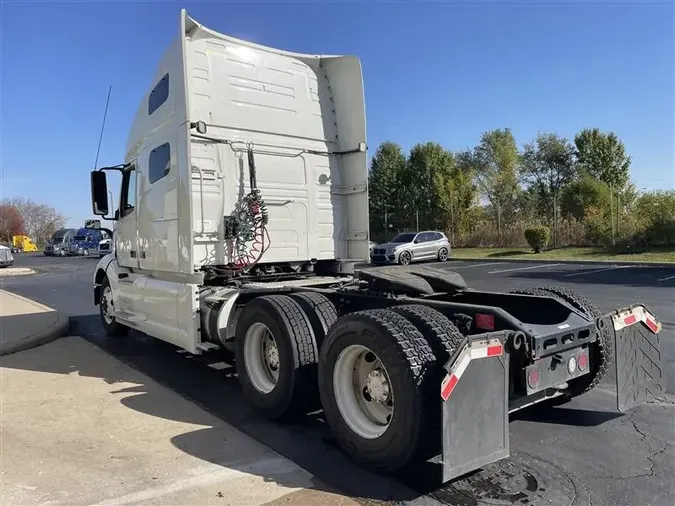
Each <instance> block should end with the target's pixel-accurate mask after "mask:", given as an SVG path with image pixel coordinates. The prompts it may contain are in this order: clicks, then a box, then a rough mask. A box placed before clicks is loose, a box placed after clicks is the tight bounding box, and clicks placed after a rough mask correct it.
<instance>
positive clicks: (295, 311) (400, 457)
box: [95, 265, 664, 482]
mask: <svg viewBox="0 0 675 506" xmlns="http://www.w3.org/2000/svg"><path fill="white" fill-rule="evenodd" d="M97 280H98V282H96V283H95V303H97V304H99V305H100V309H101V317H102V320H103V324H104V326H105V328H106V330H107V331H108V333H109V334H114V335H117V334H120V333H124V332H126V331H127V330H128V327H126V326H124V325H122V324H121V323H118V322H117V321H116V320H115V315H114V310H113V308H112V307H113V304H111V302H112V291H111V290H110V286H109V282H108V280H107V278H106V277H105V276H101V275H100V273H99V274H97ZM329 282H330V284H326V283H329ZM233 291H234V293H235V296H234V297H233V296H232V294H233ZM224 294H227V296H225V295H224ZM200 306H201V308H200V311H199V312H200V319H201V322H202V325H201V327H202V328H201V329H200V339H201V344H200V345H199V346H198V348H199V352H201V351H206V350H212V349H216V348H218V349H220V350H221V351H223V352H224V353H225V354H226V359H227V360H229V361H231V362H234V364H235V365H236V368H237V372H238V376H239V381H240V383H241V385H242V388H243V391H244V394H245V395H246V397H247V398H248V399H249V400H250V402H251V403H252V404H253V405H254V406H255V407H256V408H257V409H258V410H259V411H260V412H261V413H262V414H263V415H264V416H266V417H267V418H269V419H273V420H288V419H293V418H294V417H296V416H302V415H304V414H307V413H309V412H312V411H316V410H317V409H323V411H324V414H325V417H326V420H327V422H328V425H329V426H330V428H331V430H332V432H333V433H334V435H335V437H336V439H337V441H338V443H339V444H340V446H341V447H342V449H343V450H344V451H345V452H346V453H347V454H348V455H349V456H350V457H351V458H352V459H354V460H355V461H357V462H358V463H360V464H361V465H363V466H365V467H368V468H370V469H373V470H377V471H382V472H393V471H397V470H400V469H402V468H404V467H408V466H410V465H411V464H413V463H414V462H416V461H422V460H431V461H433V462H435V463H436V464H438V465H440V466H441V468H442V471H441V473H440V476H441V477H442V481H443V482H447V481H450V480H453V479H456V478H458V477H460V476H462V475H464V474H466V473H468V472H471V471H474V470H476V469H479V468H480V467H482V466H485V465H487V464H490V463H492V462H495V461H497V460H500V459H504V458H507V457H508V456H509V432H508V419H509V413H512V412H514V411H517V410H520V409H523V408H524V407H527V406H530V405H532V404H537V403H547V404H559V403H564V402H566V401H568V400H569V399H571V398H573V397H575V396H578V395H581V394H583V393H584V392H586V391H588V390H590V389H592V388H593V387H595V386H596V385H597V384H598V383H599V382H600V381H602V380H603V378H604V377H605V375H606V374H607V373H608V372H609V371H610V368H611V366H612V364H613V370H614V376H615V384H616V395H617V409H618V411H620V412H625V411H627V410H629V409H631V408H633V407H635V406H636V405H638V404H640V403H642V402H644V401H645V400H648V399H649V398H651V397H652V396H654V395H657V394H659V393H661V392H663V391H664V387H663V372H662V366H661V354H660V342H659V331H660V329H661V324H660V323H659V322H658V321H657V320H656V318H655V317H654V316H653V315H652V314H651V313H650V312H649V311H648V309H647V308H645V307H644V306H642V305H633V306H630V307H627V308H622V309H619V310H617V311H613V312H611V313H607V314H601V313H600V312H599V310H598V309H597V308H596V307H595V306H594V305H593V304H592V303H591V302H590V301H588V300H586V299H585V298H583V297H581V296H580V295H578V294H576V293H575V292H572V291H570V290H567V289H563V288H559V287H539V288H532V289H526V290H519V291H516V292H514V293H500V292H487V291H478V290H472V289H470V288H468V287H467V286H466V283H465V282H464V280H463V279H462V277H461V276H460V275H459V274H457V273H454V272H448V271H439V270H438V269H433V268H430V267H429V266H425V265H418V266H405V267H402V266H397V267H385V268H379V269H369V270H366V271H361V272H359V273H358V275H357V276H356V278H329V279H327V280H326V279H321V278H319V277H318V276H317V277H312V276H311V275H309V276H303V277H300V278H298V279H295V280H293V279H288V280H286V281H282V282H278V283H271V282H269V281H267V280H263V281H258V280H256V279H248V280H247V279H243V280H237V281H236V282H235V281H234V280H230V282H226V283H219V282H215V283H214V282H211V283H209V284H205V285H204V286H202V287H201V289H200Z"/></svg>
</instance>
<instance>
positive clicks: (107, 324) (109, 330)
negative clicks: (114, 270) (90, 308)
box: [98, 276, 129, 337]
mask: <svg viewBox="0 0 675 506" xmlns="http://www.w3.org/2000/svg"><path fill="white" fill-rule="evenodd" d="M98 307H99V314H100V315H101V323H102V324H103V329H104V330H105V333H106V334H107V335H108V336H109V337H124V336H126V335H127V334H128V333H129V327H127V326H126V325H122V324H121V323H119V322H118V321H117V319H116V318H115V317H114V316H112V312H113V311H114V309H115V301H114V299H113V291H112V288H111V286H110V281H109V280H108V277H107V276H106V277H104V278H103V281H102V282H101V300H100V301H99V303H98Z"/></svg>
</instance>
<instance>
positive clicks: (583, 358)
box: [577, 353, 588, 371]
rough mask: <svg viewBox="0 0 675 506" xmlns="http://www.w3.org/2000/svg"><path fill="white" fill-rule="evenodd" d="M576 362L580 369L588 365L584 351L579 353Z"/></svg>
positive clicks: (582, 369)
mask: <svg viewBox="0 0 675 506" xmlns="http://www.w3.org/2000/svg"><path fill="white" fill-rule="evenodd" d="M577 364H579V370H580V371H585V370H586V368H587V367H588V355H587V354H586V353H582V354H581V355H579V358H578V359H577Z"/></svg>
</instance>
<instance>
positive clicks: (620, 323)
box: [600, 305, 665, 413]
mask: <svg viewBox="0 0 675 506" xmlns="http://www.w3.org/2000/svg"><path fill="white" fill-rule="evenodd" d="M600 325H605V326H609V327H610V329H612V330H613V331H614V370H615V373H616V408H617V410H618V411H620V412H621V413H625V412H626V411H628V410H630V409H632V408H634V407H636V406H638V405H640V404H642V403H644V402H645V401H648V400H649V399H651V398H653V397H655V396H657V395H659V394H663V393H664V392H665V385H664V377H663V362H662V355H661V341H660V336H659V332H660V331H661V323H660V322H659V321H658V320H657V319H656V317H655V316H654V315H653V314H652V313H651V312H649V310H648V309H647V308H646V307H645V306H642V305H635V306H631V307H628V308H625V309H620V310H618V311H615V312H613V313H610V314H609V315H607V316H605V317H604V318H603V319H602V321H601V323H600Z"/></svg>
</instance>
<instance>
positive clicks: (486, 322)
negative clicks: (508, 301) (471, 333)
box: [476, 313, 495, 330]
mask: <svg viewBox="0 0 675 506" xmlns="http://www.w3.org/2000/svg"><path fill="white" fill-rule="evenodd" d="M476 328H477V329H483V330H494V329H495V317H494V315H491V314H483V313H477V314H476Z"/></svg>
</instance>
